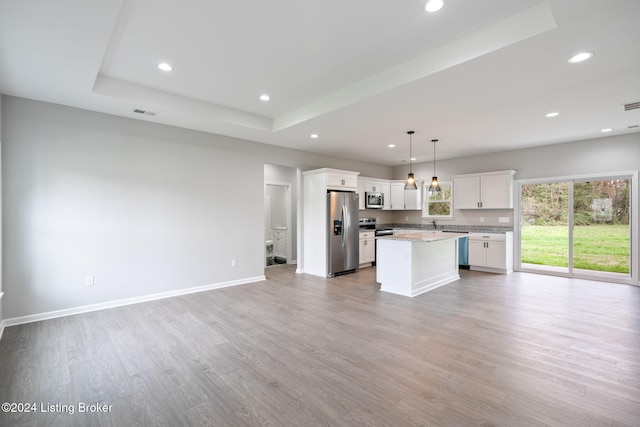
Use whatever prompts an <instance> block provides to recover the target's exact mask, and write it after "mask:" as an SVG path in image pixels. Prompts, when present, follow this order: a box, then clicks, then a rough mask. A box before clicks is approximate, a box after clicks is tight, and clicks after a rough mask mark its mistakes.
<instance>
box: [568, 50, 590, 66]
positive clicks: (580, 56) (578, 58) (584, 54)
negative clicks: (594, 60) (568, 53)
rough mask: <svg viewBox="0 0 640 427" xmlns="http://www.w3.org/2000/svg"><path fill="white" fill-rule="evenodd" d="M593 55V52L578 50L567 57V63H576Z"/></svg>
mask: <svg viewBox="0 0 640 427" xmlns="http://www.w3.org/2000/svg"><path fill="white" fill-rule="evenodd" d="M592 56H593V52H580V53H578V54H576V55H573V56H572V57H571V58H569V64H576V63H578V62H582V61H586V60H587V59H589V58H591V57H592Z"/></svg>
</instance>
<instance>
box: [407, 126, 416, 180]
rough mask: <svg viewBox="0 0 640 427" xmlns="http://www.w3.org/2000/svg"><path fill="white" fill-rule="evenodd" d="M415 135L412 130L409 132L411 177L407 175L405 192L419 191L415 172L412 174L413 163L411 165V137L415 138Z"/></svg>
mask: <svg viewBox="0 0 640 427" xmlns="http://www.w3.org/2000/svg"><path fill="white" fill-rule="evenodd" d="M414 133H415V132H414V131H412V130H410V131H407V134H408V135H409V175H407V182H406V183H405V184H404V189H405V190H417V189H418V186H417V185H416V178H415V177H414V176H413V172H411V169H412V165H413V163H411V137H412V136H413V134H414Z"/></svg>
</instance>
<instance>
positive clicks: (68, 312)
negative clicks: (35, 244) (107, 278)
mask: <svg viewBox="0 0 640 427" xmlns="http://www.w3.org/2000/svg"><path fill="white" fill-rule="evenodd" d="M262 280H267V278H266V277H265V276H256V277H248V278H245V279H240V280H232V281H229V282H222V283H214V284H212V285H204V286H196V287H193V288H186V289H179V290H176V291H169V292H162V293H158V294H151V295H144V296H141V297H134V298H126V299H121V300H115V301H108V302H103V303H98V304H91V305H85V306H81V307H74V308H67V309H64V310H56V311H49V312H46V313H39V314H31V315H28V316H21V317H14V318H11V319H4V320H2V321H0V338H1V337H2V331H3V330H4V328H5V327H7V326H14V325H22V324H25V323H31V322H39V321H41V320H47V319H55V318H56V317H64V316H72V315H74V314H81V313H88V312H91V311H98V310H105V309H107V308H115V307H122V306H124V305H131V304H138V303H141V302H148V301H155V300H159V299H164V298H171V297H177V296H180V295H188V294H194V293H197V292H204V291H210V290H213V289H221V288H228V287H230V286H237V285H245V284H247V283H254V282H260V281H262Z"/></svg>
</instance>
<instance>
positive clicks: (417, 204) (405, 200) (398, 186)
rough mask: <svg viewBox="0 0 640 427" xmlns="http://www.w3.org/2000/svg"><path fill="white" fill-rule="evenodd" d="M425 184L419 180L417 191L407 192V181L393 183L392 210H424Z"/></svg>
mask: <svg viewBox="0 0 640 427" xmlns="http://www.w3.org/2000/svg"><path fill="white" fill-rule="evenodd" d="M423 183H424V181H423V180H417V181H416V185H417V186H418V189H417V190H405V189H404V185H405V181H391V209H392V210H394V211H397V210H407V211H410V210H420V209H422V184H423Z"/></svg>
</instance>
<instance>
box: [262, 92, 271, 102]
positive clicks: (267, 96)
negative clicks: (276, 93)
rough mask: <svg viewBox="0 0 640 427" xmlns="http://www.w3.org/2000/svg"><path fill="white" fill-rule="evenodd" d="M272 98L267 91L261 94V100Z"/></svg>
mask: <svg viewBox="0 0 640 427" xmlns="http://www.w3.org/2000/svg"><path fill="white" fill-rule="evenodd" d="M270 99H271V97H270V96H269V95H267V94H266V93H263V94H262V95H260V101H268V100H270Z"/></svg>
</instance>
